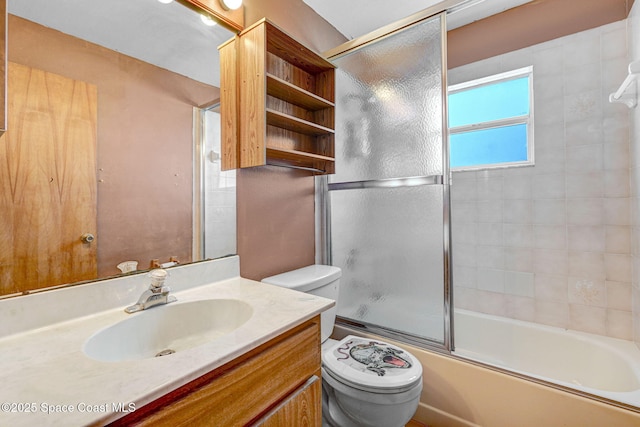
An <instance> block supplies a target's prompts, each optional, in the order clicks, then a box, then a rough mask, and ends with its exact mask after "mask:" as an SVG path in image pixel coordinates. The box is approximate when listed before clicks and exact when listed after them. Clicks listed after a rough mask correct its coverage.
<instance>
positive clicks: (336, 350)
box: [322, 336, 422, 388]
mask: <svg viewBox="0 0 640 427" xmlns="http://www.w3.org/2000/svg"><path fill="white" fill-rule="evenodd" d="M322 361H323V362H324V365H325V367H326V368H327V369H329V370H330V371H331V372H333V373H335V374H337V375H339V376H340V377H343V378H344V379H346V380H348V381H351V382H355V383H359V384H362V383H365V384H367V385H369V386H375V387H379V388H387V387H398V386H404V385H407V384H410V383H413V382H415V381H416V380H417V379H419V378H420V377H421V376H422V366H421V365H420V363H419V362H418V361H417V360H416V359H415V357H414V356H413V355H411V354H410V353H409V352H406V351H404V350H402V349H400V348H398V347H396V346H393V345H390V344H387V343H384V342H381V341H378V340H372V339H368V338H361V337H355V336H348V337H346V338H344V339H343V340H342V341H340V342H339V343H338V344H336V345H335V346H334V347H332V348H331V349H329V350H328V351H326V352H325V353H324V354H323V356H322Z"/></svg>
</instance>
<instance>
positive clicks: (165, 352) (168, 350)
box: [156, 348, 176, 357]
mask: <svg viewBox="0 0 640 427" xmlns="http://www.w3.org/2000/svg"><path fill="white" fill-rule="evenodd" d="M175 352H176V351H175V350H171V349H170V348H168V349H166V350H162V351H159V352H158V353H157V354H156V357H162V356H168V355H170V354H173V353H175Z"/></svg>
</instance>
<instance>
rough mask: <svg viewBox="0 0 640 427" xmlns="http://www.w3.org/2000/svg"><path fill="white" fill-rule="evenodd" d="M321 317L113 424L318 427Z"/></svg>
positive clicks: (173, 426)
mask: <svg viewBox="0 0 640 427" xmlns="http://www.w3.org/2000/svg"><path fill="white" fill-rule="evenodd" d="M320 351H321V350H320V317H319V316H317V317H315V318H314V319H312V320H309V321H307V322H305V323H303V324H301V325H300V326H297V327H295V328H293V329H291V330H289V331H287V332H285V333H283V334H282V335H280V336H278V337H276V338H274V339H272V340H270V341H268V342H267V343H265V344H263V345H261V346H260V347H258V348H256V349H254V350H252V351H250V352H249V353H247V354H245V355H243V356H240V357H238V358H237V359H235V360H233V361H231V362H229V363H227V364H225V365H223V366H221V367H219V368H217V369H215V370H213V371H211V372H209V373H208V374H206V375H204V376H202V377H200V378H198V379H196V380H194V381H192V382H190V383H188V384H186V385H184V386H182V387H180V388H179V389H177V390H175V391H173V392H171V393H169V394H167V395H165V396H163V397H162V398H160V399H158V400H156V401H154V402H151V403H150V404H148V405H145V406H143V407H141V408H138V409H136V411H135V412H132V413H130V414H128V415H127V416H125V417H123V418H121V419H119V420H117V421H115V422H113V423H112V424H111V425H112V426H154V427H156V426H171V427H175V426H187V425H188V426H221V427H222V426H224V427H231V426H245V425H255V426H258V425H259V426H264V427H277V426H293V425H295V426H309V427H313V426H318V427H319V426H320V425H321V410H322V402H321V398H322V396H321V381H320V364H321V353H320Z"/></svg>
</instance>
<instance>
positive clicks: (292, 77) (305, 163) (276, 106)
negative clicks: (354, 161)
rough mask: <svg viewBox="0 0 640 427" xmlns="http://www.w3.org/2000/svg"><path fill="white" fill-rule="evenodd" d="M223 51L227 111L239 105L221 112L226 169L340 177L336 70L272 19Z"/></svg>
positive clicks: (223, 81) (229, 44) (258, 25)
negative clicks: (281, 169) (268, 168)
mask: <svg viewBox="0 0 640 427" xmlns="http://www.w3.org/2000/svg"><path fill="white" fill-rule="evenodd" d="M219 49H220V55H221V63H222V72H221V81H220V86H221V91H222V94H221V97H223V99H222V100H221V103H222V106H223V108H224V106H225V99H224V96H225V93H226V96H227V98H226V99H228V100H230V101H231V99H230V98H234V99H235V100H236V105H235V107H234V106H231V107H229V108H228V109H223V110H222V113H221V114H222V121H223V123H224V125H223V127H222V144H223V149H222V150H223V153H228V154H226V157H227V158H226V159H224V158H223V169H233V168H237V167H241V168H245V167H253V166H262V165H265V164H271V165H278V166H288V167H294V168H302V169H308V170H310V171H312V172H314V173H316V174H330V173H334V172H335V104H334V102H335V66H334V65H333V64H331V63H330V62H329V61H327V60H326V59H324V58H322V57H321V56H320V55H318V54H317V53H315V52H313V51H312V50H310V49H308V48H306V47H305V46H303V45H302V44H301V43H299V42H297V41H295V40H294V39H293V38H291V37H290V36H289V35H287V34H286V33H285V32H284V31H282V30H281V29H279V28H278V27H277V26H275V25H274V24H273V23H271V22H269V21H268V20H266V19H262V20H260V21H258V22H257V23H256V24H254V25H252V26H251V27H249V28H247V29H246V30H244V31H243V32H241V33H240V34H239V35H238V36H237V37H235V38H234V39H232V40H230V41H229V42H227V43H225V44H223V45H222V46H220V48H219ZM233 58H235V61H234V63H233V64H230V63H228V62H229V61H232V60H233ZM233 68H235V70H232V69H233ZM231 102H232V103H233V101H231ZM233 108H235V110H234V109H233Z"/></svg>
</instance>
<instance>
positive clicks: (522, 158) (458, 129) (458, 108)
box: [449, 68, 531, 168]
mask: <svg viewBox="0 0 640 427" xmlns="http://www.w3.org/2000/svg"><path fill="white" fill-rule="evenodd" d="M522 71H524V73H523V72H522ZM515 72H516V73H518V72H520V74H519V76H517V77H515V78H514V77H513V73H511V75H510V76H509V77H506V78H505V77H504V75H497V76H495V77H496V79H495V81H493V82H487V79H483V80H480V81H478V83H477V84H476V85H474V82H469V84H468V86H467V87H464V86H462V85H460V86H462V88H460V87H459V86H458V88H456V87H455V86H454V88H453V89H452V91H451V93H450V94H449V128H450V139H449V141H450V166H451V168H479V167H482V166H496V165H500V164H505V163H527V162H529V161H530V160H531V159H529V153H530V152H531V150H530V147H528V145H529V144H530V142H529V137H530V135H529V128H528V127H529V126H530V125H531V124H530V123H529V118H530V113H531V111H530V110H531V98H530V77H531V68H527V69H523V70H517V71H515ZM507 74H509V73H507ZM501 77H502V79H501Z"/></svg>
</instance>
